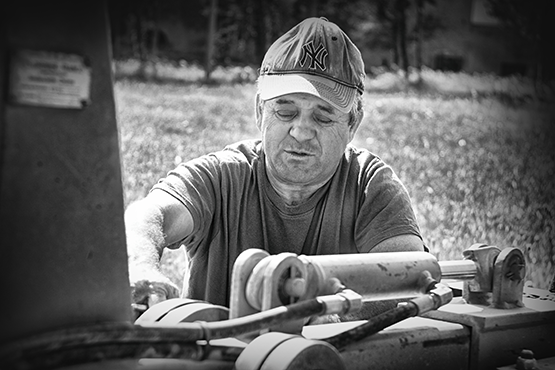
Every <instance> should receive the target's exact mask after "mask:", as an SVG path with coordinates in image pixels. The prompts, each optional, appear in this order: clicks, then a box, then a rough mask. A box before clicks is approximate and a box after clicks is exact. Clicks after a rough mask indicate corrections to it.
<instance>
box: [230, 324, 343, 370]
mask: <svg viewBox="0 0 555 370" xmlns="http://www.w3.org/2000/svg"><path fill="white" fill-rule="evenodd" d="M235 369H236V370H293V369H295V370H296V369H306V370H310V369H314V370H315V369H320V370H328V369H329V370H342V369H345V365H344V364H343V360H342V358H341V355H340V354H339V352H338V351H337V350H336V349H335V348H334V347H333V346H332V345H330V344H328V343H326V342H323V341H319V340H312V339H306V338H304V337H302V336H299V335H292V334H285V333H280V332H270V333H266V334H263V335H261V336H259V337H257V338H256V339H254V340H253V341H252V342H251V343H249V345H248V346H247V347H246V348H245V349H244V350H243V352H242V353H241V355H240V356H239V357H238V358H237V361H236V362H235Z"/></svg>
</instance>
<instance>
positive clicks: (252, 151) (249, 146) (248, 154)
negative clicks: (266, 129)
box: [223, 139, 262, 162]
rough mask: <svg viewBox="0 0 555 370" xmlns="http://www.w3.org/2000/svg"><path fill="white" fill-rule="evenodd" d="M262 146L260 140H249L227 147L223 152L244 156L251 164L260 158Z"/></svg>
mask: <svg viewBox="0 0 555 370" xmlns="http://www.w3.org/2000/svg"><path fill="white" fill-rule="evenodd" d="M261 147H262V144H261V140H259V139H249V140H242V141H238V142H236V143H233V144H230V145H227V146H226V147H225V148H224V150H223V152H224V153H229V152H232V153H234V154H237V155H240V156H244V157H245V159H247V160H248V161H249V162H252V160H253V159H257V158H259V157H260V150H261Z"/></svg>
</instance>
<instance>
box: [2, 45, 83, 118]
mask: <svg viewBox="0 0 555 370" xmlns="http://www.w3.org/2000/svg"><path fill="white" fill-rule="evenodd" d="M10 65H11V68H10V90H9V97H10V101H11V102H13V103H16V104H25V105H36V106H43V107H53V108H73V109H75V108H76V109H80V108H84V107H85V106H87V105H88V104H90V85H91V68H90V66H88V65H87V63H86V61H85V58H84V57H82V56H80V55H76V54H66V53H57V52H51V51H36V50H25V49H21V50H17V51H16V52H15V53H14V54H13V55H12V58H11V63H10Z"/></svg>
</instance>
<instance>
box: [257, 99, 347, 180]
mask: <svg viewBox="0 0 555 370" xmlns="http://www.w3.org/2000/svg"><path fill="white" fill-rule="evenodd" d="M257 124H258V125H259V128H260V129H261V131H262V140H263V145H264V150H265V152H266V164H267V170H268V171H269V174H268V175H269V176H271V177H273V178H274V179H275V180H277V181H279V182H281V183H283V184H287V185H294V186H295V185H296V186H310V185H322V184H323V183H325V182H326V181H328V180H329V179H330V178H331V176H332V175H333V173H334V172H335V170H336V168H337V165H338V163H339V161H340V160H341V157H342V155H343V153H344V151H345V147H346V146H347V144H348V143H349V142H350V141H351V139H352V138H353V135H354V133H355V131H356V128H353V127H350V126H349V114H348V113H342V112H340V111H339V110H337V109H335V108H333V107H332V106H331V105H330V104H328V103H326V102H325V101H323V100H322V99H320V98H318V97H315V96H313V95H310V94H300V93H299V94H289V95H284V96H281V97H278V98H276V99H272V100H268V101H266V102H265V103H264V106H263V108H262V111H261V114H260V115H259V116H258V119H257ZM354 126H356V125H354Z"/></svg>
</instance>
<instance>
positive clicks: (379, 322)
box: [322, 302, 418, 350]
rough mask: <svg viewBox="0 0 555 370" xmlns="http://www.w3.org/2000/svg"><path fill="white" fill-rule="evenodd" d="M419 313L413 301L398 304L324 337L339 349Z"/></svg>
mask: <svg viewBox="0 0 555 370" xmlns="http://www.w3.org/2000/svg"><path fill="white" fill-rule="evenodd" d="M417 314H418V307H417V306H416V305H415V304H414V303H412V302H407V303H406V304H403V305H400V306H397V307H395V308H393V309H391V310H388V311H386V312H384V313H381V314H379V315H377V316H374V317H372V318H370V319H368V320H367V321H366V322H365V323H364V324H362V325H360V326H357V327H355V328H353V329H350V330H347V331H345V332H343V333H339V334H337V335H334V336H332V337H328V338H324V339H322V340H323V341H325V342H328V343H329V344H331V345H332V346H334V347H335V348H337V349H338V350H341V349H342V348H344V347H346V346H347V345H349V344H351V343H354V342H357V341H359V340H361V339H364V338H366V337H368V336H370V335H373V334H376V333H377V332H379V331H380V330H383V329H385V328H387V327H388V326H391V325H393V324H395V323H398V322H399V321H402V320H404V319H406V318H408V317H413V316H416V315H417Z"/></svg>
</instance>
